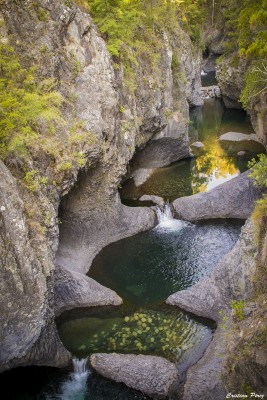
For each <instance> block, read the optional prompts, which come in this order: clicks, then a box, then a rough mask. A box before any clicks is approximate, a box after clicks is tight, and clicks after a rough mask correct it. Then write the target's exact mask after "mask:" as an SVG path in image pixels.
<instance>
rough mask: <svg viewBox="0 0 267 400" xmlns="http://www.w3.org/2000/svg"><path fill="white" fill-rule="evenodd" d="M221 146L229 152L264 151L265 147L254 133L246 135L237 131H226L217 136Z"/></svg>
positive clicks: (257, 152)
mask: <svg viewBox="0 0 267 400" xmlns="http://www.w3.org/2000/svg"><path fill="white" fill-rule="evenodd" d="M219 142H220V143H221V145H222V147H223V148H224V149H225V150H226V151H227V152H228V153H230V154H236V153H238V152H240V151H246V152H247V153H249V154H259V153H265V148H264V146H263V145H262V144H261V142H260V141H259V139H258V137H257V135H256V134H255V133H251V134H250V135H247V134H245V133H239V132H227V133H225V134H223V135H221V136H220V137H219Z"/></svg>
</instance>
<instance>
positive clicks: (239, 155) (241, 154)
mask: <svg viewBox="0 0 267 400" xmlns="http://www.w3.org/2000/svg"><path fill="white" fill-rule="evenodd" d="M246 154H247V153H246V152H245V151H239V152H238V153H237V156H238V157H244V156H245V155H246Z"/></svg>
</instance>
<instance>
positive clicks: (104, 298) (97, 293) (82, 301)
mask: <svg viewBox="0 0 267 400" xmlns="http://www.w3.org/2000/svg"><path fill="white" fill-rule="evenodd" d="M121 303H122V299H121V298H120V297H119V296H118V295H117V293H115V292H114V291H113V290H111V289H109V288H106V287H105V286H102V285H100V283H98V282H96V281H95V280H94V279H91V278H89V277H88V276H86V275H84V274H81V273H79V272H75V271H71V270H68V269H67V268H62V267H59V266H57V267H56V270H55V314H56V316H58V315H60V314H61V313H62V312H63V311H66V310H70V309H72V308H76V307H94V306H106V305H114V306H118V305H120V304H121Z"/></svg>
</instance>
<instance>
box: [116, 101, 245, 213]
mask: <svg viewBox="0 0 267 400" xmlns="http://www.w3.org/2000/svg"><path fill="white" fill-rule="evenodd" d="M229 131H233V132H243V133H251V132H252V131H253V129H252V126H251V124H250V122H249V119H248V117H247V115H246V113H245V112H244V111H242V110H228V109H225V108H224V106H223V103H222V101H220V100H218V99H216V100H214V99H213V100H206V101H205V103H204V106H202V107H196V108H194V109H193V110H192V111H191V114H190V129H189V134H190V142H191V143H193V142H196V141H200V142H202V143H203V144H204V147H203V150H202V151H201V154H200V155H199V156H197V157H195V158H191V159H190V158H189V159H186V160H182V161H178V162H176V163H174V164H172V165H171V166H168V167H164V168H158V169H144V168H143V169H142V177H144V176H147V179H146V180H145V179H142V180H140V179H138V176H139V174H138V170H137V171H132V177H131V178H130V179H128V180H127V181H126V182H125V184H124V185H123V188H122V190H121V198H122V199H123V201H124V202H125V204H128V205H138V202H137V203H135V204H134V203H132V202H131V200H135V201H136V200H137V199H138V198H139V197H141V196H142V195H144V194H150V195H152V194H153V195H158V196H161V197H163V198H164V199H165V200H167V199H169V200H170V201H173V200H174V199H176V198H178V197H182V196H189V195H191V194H195V193H198V192H205V191H207V190H210V189H212V188H213V187H215V186H217V185H219V184H221V183H223V182H226V181H228V180H230V179H232V178H234V177H236V176H237V175H239V174H240V173H241V172H244V171H246V169H247V162H248V159H247V158H240V157H233V156H231V157H230V156H229V155H228V154H227V152H226V151H225V150H223V148H222V147H221V145H220V143H219V141H218V137H219V136H220V135H222V134H223V133H226V132H229Z"/></svg>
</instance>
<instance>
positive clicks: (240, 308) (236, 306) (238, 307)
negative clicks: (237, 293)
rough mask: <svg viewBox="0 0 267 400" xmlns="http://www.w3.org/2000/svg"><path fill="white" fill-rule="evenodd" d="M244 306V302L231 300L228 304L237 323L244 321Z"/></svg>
mask: <svg viewBox="0 0 267 400" xmlns="http://www.w3.org/2000/svg"><path fill="white" fill-rule="evenodd" d="M245 304H246V302H245V301H244V300H232V301H231V303H230V305H231V308H232V310H233V313H234V316H235V317H236V318H237V320H238V321H242V320H243V319H244V307H245Z"/></svg>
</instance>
